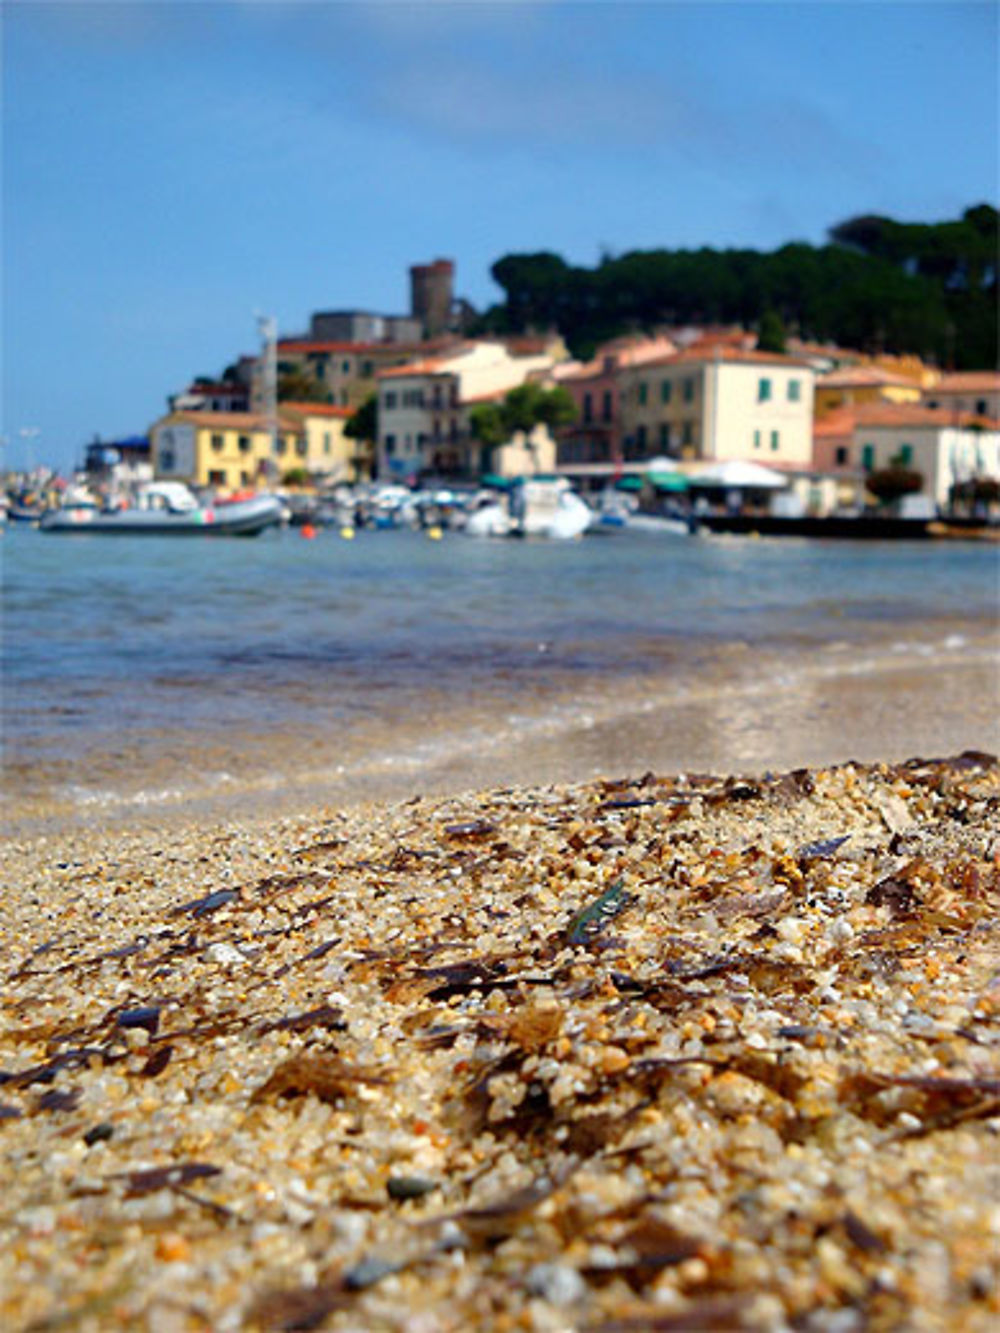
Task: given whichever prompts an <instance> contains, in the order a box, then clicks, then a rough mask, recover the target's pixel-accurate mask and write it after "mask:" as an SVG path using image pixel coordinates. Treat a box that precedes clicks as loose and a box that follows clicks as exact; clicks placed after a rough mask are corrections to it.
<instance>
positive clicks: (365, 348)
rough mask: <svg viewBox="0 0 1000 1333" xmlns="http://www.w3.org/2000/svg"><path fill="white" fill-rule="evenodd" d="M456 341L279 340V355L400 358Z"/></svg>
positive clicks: (439, 339)
mask: <svg viewBox="0 0 1000 1333" xmlns="http://www.w3.org/2000/svg"><path fill="white" fill-rule="evenodd" d="M453 341H454V339H450V338H434V339H427V340H425V341H423V342H416V343H397V342H389V341H382V342H365V343H357V342H333V341H324V340H322V339H316V338H279V339H278V354H279V356H280V354H281V353H282V352H291V353H296V352H297V353H300V354H305V353H307V352H321V353H335V352H340V353H345V352H353V353H354V354H356V355H365V354H371V353H373V352H389V353H393V354H396V353H398V354H399V355H400V356H407V355H409V354H411V353H413V352H427V351H428V350H429V349H431V348H443V347H447V346H449V345H450V343H452V342H453Z"/></svg>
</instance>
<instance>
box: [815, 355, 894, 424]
mask: <svg viewBox="0 0 1000 1333" xmlns="http://www.w3.org/2000/svg"><path fill="white" fill-rule="evenodd" d="M919 401H920V384H919V382H918V381H917V380H915V379H914V378H913V376H912V375H910V376H907V375H903V374H898V373H893V372H892V371H889V370H885V369H883V368H882V367H881V366H843V367H841V368H840V369H838V370H831V371H830V372H829V373H828V374H826V375H821V376H820V377H819V379H818V380H817V381H816V415H817V416H818V417H821V416H824V415H825V414H826V413H827V412H835V411H837V410H839V409H840V408H843V407H866V406H867V407H870V406H873V405H875V404H878V403H895V404H900V403H918V402H919Z"/></svg>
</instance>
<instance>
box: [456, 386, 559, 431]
mask: <svg viewBox="0 0 1000 1333" xmlns="http://www.w3.org/2000/svg"><path fill="white" fill-rule="evenodd" d="M575 416H576V404H575V403H574V402H573V399H572V397H571V396H570V394H569V393H567V391H566V390H565V389H564V388H563V387H562V385H561V384H560V385H556V386H555V388H552V389H546V388H545V387H544V386H543V385H541V384H536V383H535V382H534V381H531V380H529V381H527V382H526V383H524V384H519V385H518V386H517V387H516V388H514V389H511V390H510V392H509V393H508V394H507V395H506V397H505V398H504V399H503V402H501V403H480V404H479V406H478V407H474V408H473V409H472V411H471V413H470V414H469V424H470V426H471V427H472V433H473V434H474V435H475V437H476V439H478V440H481V441H482V443H483V444H487V445H498V444H503V443H504V441H505V440H508V439H510V437H511V435H513V433H514V432H515V431H518V430H520V431H524V433H525V434H528V433H529V432H530V431H532V430H533V429H534V428H535V426H538V425H542V424H544V425H546V426H548V427H549V428H550V429H552V428H554V427H556V426H565V425H568V424H569V422H571V421H572V420H573V419H574V418H575Z"/></svg>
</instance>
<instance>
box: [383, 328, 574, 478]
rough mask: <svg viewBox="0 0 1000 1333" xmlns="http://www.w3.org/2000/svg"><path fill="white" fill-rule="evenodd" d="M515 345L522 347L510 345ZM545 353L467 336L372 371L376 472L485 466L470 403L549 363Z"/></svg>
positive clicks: (402, 473)
mask: <svg viewBox="0 0 1000 1333" xmlns="http://www.w3.org/2000/svg"><path fill="white" fill-rule="evenodd" d="M516 350H517V351H520V349H519V348H518V349H516ZM554 364H555V363H554V358H553V354H552V352H551V351H536V350H535V349H534V344H532V345H530V348H529V350H527V351H526V352H525V353H524V354H523V355H517V354H515V353H514V352H512V351H511V350H510V348H508V347H507V346H506V345H505V344H504V343H502V342H486V341H483V342H467V343H465V344H463V345H462V346H461V347H460V348H459V349H458V350H457V351H455V352H454V353H451V354H449V355H445V356H439V357H427V358H424V359H423V360H421V361H415V362H411V363H410V364H408V365H405V366H398V367H396V368H394V369H389V370H384V371H382V373H381V374H380V375H379V376H378V449H377V459H378V475H379V477H380V478H382V479H383V480H388V479H389V478H392V477H396V478H402V477H408V476H415V475H417V474H418V473H420V472H422V471H431V472H436V473H439V474H448V473H468V472H479V471H488V470H489V468H488V467H485V468H484V467H482V466H481V464H482V459H481V458H480V457H479V455H478V454H477V453H476V454H475V456H474V451H475V442H474V441H473V440H472V439H471V437H470V432H469V413H470V411H471V409H472V407H474V406H475V405H476V403H479V402H484V401H490V400H494V399H496V398H500V397H502V396H503V395H504V394H505V393H507V392H509V391H510V390H511V389H514V388H516V387H517V386H518V385H520V384H523V383H524V382H525V381H526V380H528V379H530V378H535V377H542V376H544V375H545V374H546V373H547V372H548V371H550V370H551V369H552V366H553V365H554Z"/></svg>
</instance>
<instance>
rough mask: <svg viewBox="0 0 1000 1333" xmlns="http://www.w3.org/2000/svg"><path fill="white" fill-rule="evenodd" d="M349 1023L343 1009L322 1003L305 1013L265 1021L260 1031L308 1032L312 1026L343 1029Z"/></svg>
mask: <svg viewBox="0 0 1000 1333" xmlns="http://www.w3.org/2000/svg"><path fill="white" fill-rule="evenodd" d="M346 1026H347V1024H346V1023H345V1022H344V1011H343V1009H334V1008H333V1007H332V1006H331V1005H329V1004H321V1005H320V1006H319V1007H318V1008H316V1009H310V1010H308V1012H307V1013H304V1014H289V1015H287V1017H285V1018H278V1019H276V1020H275V1021H274V1022H273V1023H265V1024H264V1025H263V1026H262V1027H261V1028H260V1029H259V1032H260V1034H261V1036H263V1035H264V1033H266V1032H308V1031H309V1029H310V1028H317V1027H318V1028H326V1029H327V1030H328V1031H337V1032H340V1031H343V1030H344V1028H346Z"/></svg>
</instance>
